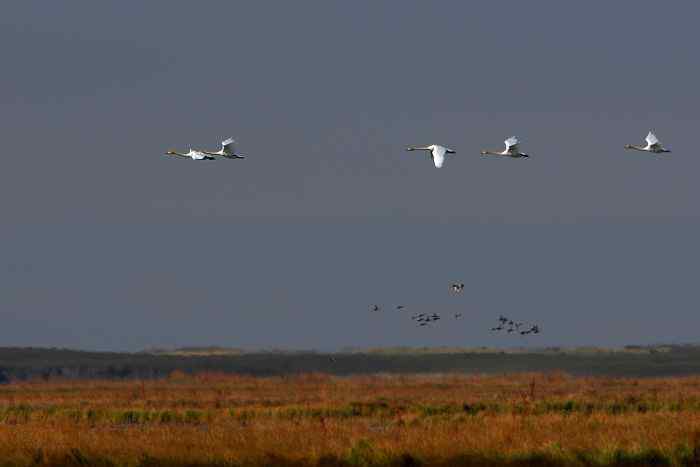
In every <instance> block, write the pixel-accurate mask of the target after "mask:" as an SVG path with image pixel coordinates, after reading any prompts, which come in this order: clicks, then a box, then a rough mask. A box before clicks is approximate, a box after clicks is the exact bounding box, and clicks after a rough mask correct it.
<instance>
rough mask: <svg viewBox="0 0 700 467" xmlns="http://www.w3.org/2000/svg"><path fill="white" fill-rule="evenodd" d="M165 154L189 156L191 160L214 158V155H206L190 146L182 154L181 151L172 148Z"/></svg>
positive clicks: (210, 159)
mask: <svg viewBox="0 0 700 467" xmlns="http://www.w3.org/2000/svg"><path fill="white" fill-rule="evenodd" d="M166 154H167V155H169V156H180V157H189V158H190V159H192V160H193V161H213V160H215V158H214V157H211V156H207V155H206V154H204V153H203V152H202V151H197V150H194V149H191V148H190V151H189V152H188V153H185V154H183V153H181V152H177V151H175V150H174V149H171V150H170V151H168V152H166Z"/></svg>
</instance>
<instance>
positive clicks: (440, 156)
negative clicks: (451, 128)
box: [406, 144, 455, 169]
mask: <svg viewBox="0 0 700 467" xmlns="http://www.w3.org/2000/svg"><path fill="white" fill-rule="evenodd" d="M406 151H430V157H432V159H433V164H435V167H437V168H438V169H439V168H440V167H442V165H443V164H444V163H445V154H454V153H455V151H453V150H452V149H450V148H446V147H445V146H439V145H437V144H431V145H430V146H419V147H409V148H406Z"/></svg>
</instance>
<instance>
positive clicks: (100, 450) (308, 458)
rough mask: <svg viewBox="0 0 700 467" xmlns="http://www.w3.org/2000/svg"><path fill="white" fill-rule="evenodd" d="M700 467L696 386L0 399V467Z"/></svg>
mask: <svg viewBox="0 0 700 467" xmlns="http://www.w3.org/2000/svg"><path fill="white" fill-rule="evenodd" d="M503 464H506V465H564V464H565V465H650V464H653V465H666V464H670V465H700V377H691V376H686V377H669V378H642V379H638V378H611V377H574V376H569V375H566V374H564V373H558V372H554V373H518V374H512V375H498V376H495V375H491V376H488V375H482V376H467V375H459V374H442V375H440V374H433V375H388V374H385V375H360V376H351V377H340V376H332V375H328V374H320V373H314V374H306V375H296V376H277V377H252V376H240V375H239V376H236V375H225V374H219V373H203V374H199V375H193V376H192V375H187V374H184V373H181V372H174V373H173V374H172V375H171V376H170V377H169V378H166V379H158V380H148V381H137V380H124V381H114V380H109V381H108V380H78V379H70V380H69V379H54V380H50V381H48V382H46V381H42V380H36V381H20V382H14V383H11V384H6V385H3V386H0V465H17V466H19V465H132V466H137V465H140V466H155V465H182V466H185V465H241V466H257V465H271V466H274V465H280V466H285V465H289V466H292V465H328V466H331V465H368V466H369V465H387V466H388V465H441V466H448V465H503Z"/></svg>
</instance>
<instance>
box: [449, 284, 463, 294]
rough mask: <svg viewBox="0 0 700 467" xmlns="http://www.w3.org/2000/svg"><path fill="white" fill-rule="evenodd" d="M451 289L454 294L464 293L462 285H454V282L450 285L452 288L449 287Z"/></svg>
mask: <svg viewBox="0 0 700 467" xmlns="http://www.w3.org/2000/svg"><path fill="white" fill-rule="evenodd" d="M451 288H452V291H453V292H454V293H460V292H464V284H462V283H456V282H455V283H454V284H452V287H451Z"/></svg>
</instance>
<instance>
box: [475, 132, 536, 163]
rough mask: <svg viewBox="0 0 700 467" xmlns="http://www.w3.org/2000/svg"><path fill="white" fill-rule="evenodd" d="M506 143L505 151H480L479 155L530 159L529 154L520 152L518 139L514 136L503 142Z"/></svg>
mask: <svg viewBox="0 0 700 467" xmlns="http://www.w3.org/2000/svg"><path fill="white" fill-rule="evenodd" d="M504 142H505V143H506V149H505V150H503V151H501V152H498V151H481V154H482V155H483V156H486V155H490V156H508V157H515V158H518V157H530V155H529V154H525V153H524V152H520V142H519V141H518V138H516V137H515V136H511V137H510V138H508V139H507V140H505V141H504Z"/></svg>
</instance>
